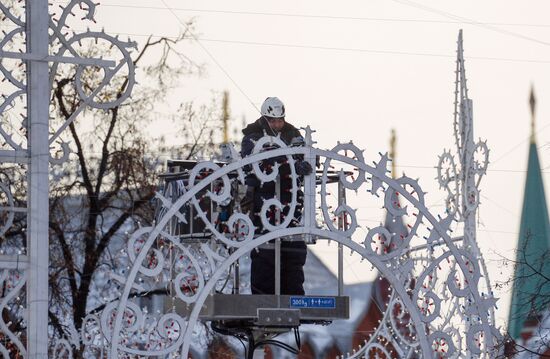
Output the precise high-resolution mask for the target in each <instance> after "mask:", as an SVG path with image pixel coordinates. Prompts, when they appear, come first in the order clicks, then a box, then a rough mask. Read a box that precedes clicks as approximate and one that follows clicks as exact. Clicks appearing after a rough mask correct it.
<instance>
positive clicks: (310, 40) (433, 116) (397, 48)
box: [96, 0, 550, 325]
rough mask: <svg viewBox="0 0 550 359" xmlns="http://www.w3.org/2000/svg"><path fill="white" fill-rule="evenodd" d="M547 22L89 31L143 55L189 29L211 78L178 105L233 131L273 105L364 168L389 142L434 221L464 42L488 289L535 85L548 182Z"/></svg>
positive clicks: (269, 4) (107, 19)
mask: <svg viewBox="0 0 550 359" xmlns="http://www.w3.org/2000/svg"><path fill="white" fill-rule="evenodd" d="M166 6H168V7H170V8H172V9H173V10H171V11H170V10H168V9H167V7H166ZM549 13H550V3H548V1H543V0H540V1H502V0H499V1H496V0H491V1H473V0H462V1H448V0H445V1H443V0H437V1H427V0H415V1H408V0H362V1H344V2H334V1H310V0H300V1H296V0H292V1H291V0H279V1H257V0H255V1H252V0H248V1H247V0H234V1H227V0H225V1H221V0H216V1H205V0H202V1H198V0H196V1H183V0H178V1H176V0H149V1H146V0H139V1H137V0H132V1H129V0H103V1H102V2H101V5H100V6H99V7H98V11H97V14H96V20H97V22H98V24H101V25H102V26H104V27H105V30H106V31H107V32H108V33H111V34H113V33H117V32H118V33H122V34H131V35H130V36H131V37H132V38H133V39H135V40H136V41H142V40H143V39H144V37H143V36H145V35H149V34H153V35H168V36H175V35H177V34H178V33H179V32H180V31H181V30H182V28H183V27H182V25H181V23H180V22H179V21H178V19H177V18H176V16H177V17H178V18H179V19H180V21H182V22H183V21H186V20H188V19H190V18H192V17H193V18H195V20H196V28H197V32H196V35H197V37H198V38H199V41H200V44H199V43H197V42H189V43H187V44H185V45H184V46H182V50H184V51H186V53H187V54H188V55H189V56H190V57H191V58H194V59H195V60H196V61H197V62H203V63H205V64H206V66H207V74H206V75H205V77H202V78H200V79H189V80H188V81H185V83H184V84H183V86H182V88H181V89H179V90H178V93H177V94H176V95H175V96H177V97H181V98H186V99H190V100H191V99H194V100H196V101H198V102H206V101H208V100H209V98H210V96H211V92H212V91H223V90H228V91H230V93H231V110H232V113H233V116H234V117H235V118H237V119H238V123H240V121H241V117H242V116H244V117H246V119H247V120H248V121H249V122H251V121H253V120H254V119H256V118H257V117H258V112H257V108H259V106H260V104H261V102H262V100H263V99H264V98H265V97H267V96H278V97H279V98H281V99H282V100H283V101H284V102H285V104H286V109H287V120H288V121H289V122H291V123H293V124H295V125H297V126H305V125H310V126H311V127H312V128H314V129H316V130H317V133H316V134H315V136H316V140H317V141H318V142H319V144H318V145H319V147H321V148H331V147H333V146H334V145H336V141H337V140H339V141H342V142H344V141H349V140H353V142H354V143H355V144H357V146H359V147H360V148H363V149H366V152H365V155H366V160H367V163H370V162H372V161H373V160H377V159H378V152H386V151H387V150H388V146H389V145H388V143H389V136H390V131H391V129H392V128H395V129H396V131H397V135H398V153H397V164H398V170H399V171H404V172H406V174H407V175H408V176H410V177H413V178H416V177H419V178H420V184H421V185H422V187H423V189H424V190H425V191H427V192H428V195H427V201H426V202H427V203H428V204H431V205H433V206H432V208H433V212H435V213H442V211H443V207H442V205H443V198H444V197H445V193H443V192H441V191H439V190H438V186H437V183H436V181H435V179H434V178H435V176H436V171H435V169H434V166H435V165H436V164H437V158H438V155H440V154H441V153H442V151H443V149H444V148H446V149H449V148H451V149H452V150H453V152H454V151H456V150H455V147H454V138H453V137H452V136H453V135H452V113H453V100H454V94H453V91H454V78H455V77H454V70H455V58H456V52H455V51H456V40H457V36H458V31H459V29H461V28H462V29H463V30H464V49H465V58H466V75H467V78H468V87H469V95H470V98H471V99H472V100H473V104H474V126H475V138H482V139H486V140H487V141H488V146H489V148H490V150H491V153H490V161H491V164H490V167H489V171H488V173H487V175H486V176H485V178H484V179H483V181H482V184H481V195H482V197H481V200H482V204H481V206H480V210H479V221H480V226H479V228H478V241H479V244H480V247H481V249H482V252H483V253H484V256H485V258H486V261H487V262H488V265H489V268H490V271H491V273H490V275H491V279H492V281H493V282H495V281H496V280H503V279H505V278H507V277H508V276H509V275H510V274H511V272H510V269H511V266H508V267H504V268H503V266H502V265H501V263H497V262H495V261H498V260H499V259H500V256H504V257H508V258H513V257H514V256H515V254H514V252H513V249H514V248H515V245H516V242H517V238H518V231H519V220H520V214H521V200H522V197H523V191H524V182H525V170H526V166H527V163H526V160H527V149H528V144H529V141H528V139H529V131H530V125H529V121H530V114H529V107H528V96H529V89H530V86H531V84H533V85H534V87H535V93H536V97H537V99H538V103H537V131H538V132H537V141H538V145H539V154H540V158H541V165H542V167H543V172H544V178H545V181H546V183H548V180H549V174H550V171H549V170H548V169H546V167H545V166H546V164H547V163H548V161H546V159H547V158H548V156H550V146H549V143H550V102H548V101H545V99H546V98H548V97H549V95H550V22H549V21H548V19H547V18H548V14H549ZM138 81H139V79H138ZM251 102H252V103H254V105H253V104H252V103H251ZM167 130H168V129H167ZM377 216H378V215H375V216H374V217H377ZM365 224H366V225H368V223H365ZM346 261H347V266H349V267H350V268H349V271H348V275H347V276H346V281H347V282H356V281H360V280H364V279H365V276H361V268H362V267H361V266H360V264H359V263H358V262H359V258H355V257H347V259H346ZM501 272H502V273H501ZM496 293H497V296H500V297H501V300H500V302H499V311H498V318H499V322H497V324H500V325H504V320H505V318H506V317H507V315H508V302H509V288H507V289H506V291H500V292H499V291H496Z"/></svg>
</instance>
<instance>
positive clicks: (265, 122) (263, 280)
mask: <svg viewBox="0 0 550 359" xmlns="http://www.w3.org/2000/svg"><path fill="white" fill-rule="evenodd" d="M243 134H244V137H243V140H242V144H241V155H242V157H245V156H248V155H250V154H251V153H252V150H253V149H254V143H255V142H256V141H257V140H258V139H260V138H261V137H263V136H265V135H268V136H277V135H280V138H281V140H282V141H283V142H284V143H285V144H287V145H289V146H290V145H297V144H298V145H303V143H304V139H303V137H302V135H301V134H300V131H298V129H297V128H296V127H294V126H292V125H291V124H290V123H288V122H286V121H285V106H284V104H283V102H282V101H281V100H279V99H278V98H277V97H268V98H267V99H266V100H265V101H264V103H263V104H262V108H261V117H260V118H259V119H258V120H256V121H255V122H254V123H251V124H249V125H248V126H247V127H246V128H245V129H243ZM269 149H272V148H269ZM269 149H266V150H269ZM295 160H296V162H295V170H296V173H297V174H298V175H299V176H305V175H308V174H310V173H311V172H312V170H313V169H312V167H311V165H310V164H309V163H308V162H307V161H304V160H303V159H302V158H296V159H295ZM275 162H279V164H280V166H279V183H280V193H281V198H279V201H280V202H281V203H282V204H283V210H282V211H281V220H283V218H284V217H285V216H288V215H289V213H288V212H289V208H290V206H289V205H288V203H289V202H290V201H291V192H290V190H291V188H292V186H293V183H292V178H290V176H289V174H290V166H289V164H288V163H286V156H283V157H281V158H280V159H278V158H271V159H267V160H264V161H262V162H261V163H260V168H261V170H262V171H264V172H267V173H269V171H270V170H271V167H272V166H273V165H274V164H275ZM246 185H247V194H246V196H245V198H244V199H243V200H242V201H241V209H242V210H243V212H247V211H249V212H250V213H251V216H252V221H253V223H254V226H256V234H262V233H265V230H264V229H263V228H262V221H261V219H260V215H259V213H258V212H259V211H260V210H261V208H262V205H263V203H264V200H266V199H271V198H273V197H275V193H276V188H275V186H276V182H275V181H272V182H266V183H263V184H262V183H261V182H260V180H258V178H257V177H256V176H255V175H254V174H253V173H251V172H250V171H249V173H248V174H247V176H246ZM295 185H299V184H298V183H297V184H295ZM302 207H303V193H302V191H300V190H298V205H297V206H296V210H295V212H294V213H293V214H292V215H293V216H294V218H293V220H292V221H291V222H290V225H289V227H294V226H296V225H298V224H299V223H300V217H301V212H302ZM272 218H273V220H274V216H273V217H272ZM306 256H307V248H306V244H305V243H304V242H303V241H282V243H281V294H294V295H304V294H305V292H304V268H303V267H304V264H305V262H306ZM250 257H251V259H252V266H251V274H250V282H251V287H252V288H251V289H252V294H274V293H275V251H274V249H271V248H269V249H268V248H260V249H259V250H253V251H252V253H251V255H250Z"/></svg>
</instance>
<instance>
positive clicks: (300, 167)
mask: <svg viewBox="0 0 550 359" xmlns="http://www.w3.org/2000/svg"><path fill="white" fill-rule="evenodd" d="M294 169H295V170H296V173H297V174H298V175H299V176H307V175H308V174H310V173H311V172H313V167H311V165H310V164H309V162H308V161H305V160H298V161H296V164H295V165H294Z"/></svg>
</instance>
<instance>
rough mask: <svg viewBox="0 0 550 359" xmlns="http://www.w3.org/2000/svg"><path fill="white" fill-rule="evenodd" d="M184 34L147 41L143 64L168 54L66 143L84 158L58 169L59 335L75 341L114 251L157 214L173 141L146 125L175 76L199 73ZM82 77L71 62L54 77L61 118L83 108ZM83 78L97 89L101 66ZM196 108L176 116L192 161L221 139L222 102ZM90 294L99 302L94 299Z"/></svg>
mask: <svg viewBox="0 0 550 359" xmlns="http://www.w3.org/2000/svg"><path fill="white" fill-rule="evenodd" d="M186 38H187V34H186V33H184V34H183V35H181V36H180V37H178V38H177V39H168V38H159V39H156V40H153V39H152V38H149V39H148V40H147V41H146V43H145V44H144V45H143V46H142V47H141V49H140V50H139V51H138V52H137V54H136V55H135V57H134V58H133V62H134V64H135V65H136V66H140V65H141V64H142V62H145V59H146V58H151V56H153V55H154V54H159V53H160V58H159V59H158V60H157V61H154V62H153V64H150V65H143V66H141V67H140V68H139V69H140V73H141V74H142V75H143V76H144V78H143V79H141V82H142V85H139V86H136V87H135V88H134V93H133V95H132V97H131V99H130V100H128V101H126V102H124V103H123V104H121V105H119V106H116V107H114V108H111V109H109V110H105V111H104V110H95V109H92V110H89V111H87V113H86V114H85V116H84V118H82V119H79V121H78V124H75V123H71V124H70V125H69V128H68V129H69V133H68V136H67V140H69V141H70V142H71V145H72V150H73V152H74V157H76V158H75V160H70V161H68V162H66V163H64V164H63V165H61V166H60V167H58V168H56V169H55V170H54V171H53V175H52V176H53V181H52V185H51V201H50V221H49V223H50V243H51V244H50V248H51V255H50V288H51V293H50V298H51V299H50V300H51V305H50V308H51V310H50V313H49V318H50V321H51V325H52V327H53V330H54V335H56V336H66V337H70V335H71V332H72V331H74V330H77V331H78V330H79V329H80V327H81V325H82V323H83V319H84V318H85V316H86V315H87V313H88V311H89V310H90V309H91V308H90V307H91V305H97V304H98V300H99V301H100V300H101V298H98V293H93V292H94V286H93V281H94V279H95V276H96V275H97V274H98V269H100V268H102V267H104V268H105V267H106V268H110V269H113V267H116V266H117V265H118V264H117V262H116V260H115V255H114V254H113V250H116V248H118V247H120V246H121V245H123V244H124V241H125V239H126V236H125V234H124V232H125V231H131V230H132V229H133V228H136V227H137V226H139V224H140V222H141V223H149V222H151V221H152V219H153V208H152V201H151V200H152V198H153V196H154V193H155V190H156V188H157V177H156V175H157V174H158V171H159V170H160V168H161V166H160V164H161V161H160V160H159V158H161V155H162V154H165V153H168V150H169V147H168V146H167V145H166V144H165V143H164V142H163V140H162V138H160V139H157V140H151V139H150V137H148V134H147V133H146V130H145V129H146V128H147V126H148V125H151V123H152V121H157V120H158V118H157V116H158V113H157V112H156V111H155V108H157V107H159V106H164V104H163V99H165V98H166V96H167V94H168V92H169V90H171V89H173V88H174V87H175V86H176V85H177V79H178V78H179V77H181V76H184V75H188V74H190V73H195V72H200V71H201V67H200V66H198V65H197V64H195V63H193V62H192V61H191V60H189V59H188V58H187V57H185V56H184V55H183V54H182V53H180V52H178V50H177V47H176V46H177V45H178V44H179V43H181V42H182V41H183V40H185V39H186ZM82 51H87V52H88V55H93V56H98V55H103V56H108V55H109V54H110V51H112V50H111V49H109V48H106V47H102V46H101V44H88V46H87V47H86V44H84V45H83V50H82ZM77 74H78V73H77V72H76V71H75V68H74V67H70V66H69V67H67V68H66V69H64V70H63V71H59V74H58V75H57V77H56V78H55V82H54V91H53V102H52V103H53V107H54V110H55V113H56V117H57V118H56V119H55V120H56V121H59V122H63V121H66V120H67V119H69V118H70V117H71V115H72V114H73V113H74V111H76V110H77V108H78V107H79V106H80V104H81V101H82V99H81V98H80V97H79V94H78V93H77V91H76V88H75V85H74V83H75V82H74V81H75V79H76V76H77ZM81 76H82V77H83V78H82V79H81V80H82V82H83V83H84V84H85V86H89V90H90V91H91V90H92V89H93V88H94V86H96V85H97V83H98V82H100V81H101V79H102V74H101V73H100V70H99V69H98V68H94V67H87V68H86V69H85V71H83V72H82V74H81ZM127 86H128V76H127V75H126V76H119V77H118V78H115V79H114V80H113V83H112V84H110V85H109V88H108V90H106V91H103V92H102V93H100V95H99V97H100V98H101V99H103V100H104V101H110V100H112V99H116V98H120V96H121V95H122V93H123V92H124V91H125V90H126V88H127ZM215 104H216V102H214V105H215ZM195 107H196V106H194V105H193V104H192V103H185V104H182V105H181V106H180V110H179V111H178V114H177V115H176V116H175V118H176V119H179V121H180V124H182V125H183V128H182V129H181V132H182V133H183V134H184V135H185V134H186V135H187V136H186V137H185V140H187V141H190V142H186V143H185V145H184V146H181V147H180V150H179V152H180V154H181V155H184V156H186V157H187V158H191V157H192V156H194V155H195V154H197V153H198V152H199V151H205V150H208V149H211V147H212V142H213V141H212V138H215V136H214V131H215V129H214V127H213V126H214V125H215V123H214V120H216V115H215V111H216V107H215V106H214V107H208V106H202V107H199V109H197V110H195ZM174 126H176V125H174ZM149 128H151V127H149ZM207 139H208V140H207ZM181 149H184V151H183V152H184V153H181V152H182V151H181ZM92 296H95V297H94V298H95V299H94V300H92V301H93V302H94V303H90V302H91V299H90V298H91V297H92ZM83 350H84V347H83V346H81V347H80V348H75V357H79V356H80V355H81V354H82V352H83Z"/></svg>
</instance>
